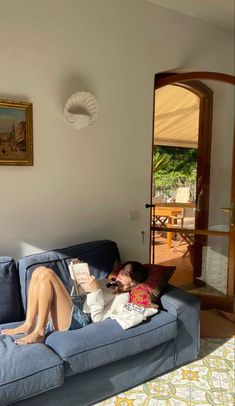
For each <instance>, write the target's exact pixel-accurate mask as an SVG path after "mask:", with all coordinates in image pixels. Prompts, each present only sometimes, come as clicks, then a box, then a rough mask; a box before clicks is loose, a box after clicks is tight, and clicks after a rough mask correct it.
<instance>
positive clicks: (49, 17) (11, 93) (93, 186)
mask: <svg viewBox="0 0 235 406" xmlns="http://www.w3.org/2000/svg"><path fill="white" fill-rule="evenodd" d="M0 10H1V12H0V52H1V53H0V55H1V62H0V98H9V99H16V100H25V101H30V102H32V103H33V120H34V124H33V133H34V159H35V164H34V166H32V167H20V166H18V167H13V166H12V167H10V166H8V167H7V166H1V167H0V184H1V194H0V213H1V214H0V216H1V220H0V221H1V223H0V224H1V233H0V255H12V256H14V257H16V258H17V257H20V256H22V255H25V254H31V253H33V252H38V251H40V250H45V249H51V248H57V247H63V246H66V245H70V244H75V243H79V242H82V241H87V240H93V239H103V238H110V239H114V240H116V241H117V242H118V245H119V247H120V251H121V254H122V257H123V259H127V258H129V259H131V258H134V259H139V260H143V261H147V260H148V253H149V248H148V228H149V212H148V211H147V209H145V203H146V202H148V201H149V198H150V170H151V137H152V135H151V132H152V98H153V81H154V74H155V73H157V72H160V71H164V70H170V69H174V68H188V69H193V70H194V69H195V70H207V71H218V72H224V73H230V74H231V73H232V72H233V44H232V34H229V33H227V32H226V31H223V30H222V29H219V28H216V27H214V26H212V25H209V24H206V23H204V22H200V21H197V20H196V19H194V18H191V17H186V16H183V15H180V14H178V13H175V12H172V11H170V10H167V9H164V8H161V7H158V6H155V5H154V4H152V3H149V2H147V1H145V0H40V1H38V0H8V1H7V2H6V1H5V0H0ZM79 90H82V91H89V92H91V93H94V95H95V96H96V97H97V99H98V102H99V106H100V114H99V117H98V119H97V121H96V122H95V124H94V126H92V127H91V128H89V129H85V130H82V131H80V132H79V131H76V130H74V129H73V128H71V127H69V125H67V123H66V122H65V120H64V118H63V106H64V103H65V101H66V100H67V98H68V97H69V96H71V94H73V93H74V92H76V91H79ZM130 210H137V211H138V213H139V219H137V220H132V221H129V220H128V213H129V211H130ZM142 230H144V231H145V232H146V242H145V244H142V242H141V234H140V232H141V231H142Z"/></svg>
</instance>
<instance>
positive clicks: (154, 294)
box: [129, 264, 176, 307]
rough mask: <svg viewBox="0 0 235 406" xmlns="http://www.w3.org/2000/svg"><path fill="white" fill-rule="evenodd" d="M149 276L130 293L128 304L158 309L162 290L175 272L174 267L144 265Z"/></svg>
mask: <svg viewBox="0 0 235 406" xmlns="http://www.w3.org/2000/svg"><path fill="white" fill-rule="evenodd" d="M145 266H146V268H147V269H148V270H149V276H148V278H147V280H146V281H145V282H144V283H141V284H139V285H137V286H135V287H134V288H133V289H132V290H131V292H130V299H129V302H130V303H134V304H136V305H138V306H143V307H158V306H157V304H158V302H159V299H160V295H161V293H162V291H163V289H164V288H165V287H166V285H167V283H168V281H169V279H170V278H171V276H172V275H173V273H174V272H175V269H176V267H175V266H164V265H152V264H145Z"/></svg>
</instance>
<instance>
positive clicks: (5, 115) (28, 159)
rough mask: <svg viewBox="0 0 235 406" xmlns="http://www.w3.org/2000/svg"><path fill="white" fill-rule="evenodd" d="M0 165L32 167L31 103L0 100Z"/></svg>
mask: <svg viewBox="0 0 235 406" xmlns="http://www.w3.org/2000/svg"><path fill="white" fill-rule="evenodd" d="M0 165H13V166H15V165H30V166H32V165H33V107H32V103H28V102H23V101H13V100H2V99H0Z"/></svg>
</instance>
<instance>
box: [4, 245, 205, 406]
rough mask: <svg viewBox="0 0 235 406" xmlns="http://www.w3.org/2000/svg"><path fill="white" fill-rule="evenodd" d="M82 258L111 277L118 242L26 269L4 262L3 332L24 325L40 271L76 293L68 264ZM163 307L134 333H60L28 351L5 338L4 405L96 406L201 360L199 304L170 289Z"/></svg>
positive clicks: (98, 326)
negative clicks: (49, 270)
mask: <svg viewBox="0 0 235 406" xmlns="http://www.w3.org/2000/svg"><path fill="white" fill-rule="evenodd" d="M74 257H78V258H80V259H81V260H84V261H86V262H88V263H89V267H90V270H91V273H92V274H93V275H95V276H96V277H97V278H103V277H106V276H107V275H108V274H109V273H110V271H111V270H112V267H113V264H114V262H115V260H116V259H119V258H120V255H119V250H118V247H117V245H116V243H115V242H113V241H109V240H102V241H94V242H88V243H83V244H78V245H75V246H72V247H67V248H63V249H57V250H53V251H49V252H44V253H39V254H35V255H30V256H26V257H23V258H21V259H20V260H19V261H18V264H16V263H15V261H14V260H13V259H12V258H9V257H0V328H6V327H10V326H16V325H18V324H19V323H20V321H21V320H23V319H24V313H25V309H26V306H27V290H28V285H29V281H30V278H31V275H32V272H33V270H34V269H35V268H36V267H37V266H39V265H45V266H48V267H50V268H52V269H53V270H54V271H55V272H56V273H57V275H58V276H59V277H60V278H61V279H62V281H63V283H64V284H65V286H66V288H67V289H68V291H71V281H70V277H69V271H68V264H69V262H70V260H71V258H74ZM161 304H162V309H161V310H160V312H159V313H158V314H157V315H155V316H153V317H150V318H148V319H147V320H146V321H145V322H143V323H142V324H140V325H137V326H135V327H132V328H130V329H128V330H122V328H121V327H120V326H119V324H118V323H117V322H116V321H114V320H111V319H107V320H105V321H101V322H98V323H92V324H90V325H88V326H86V327H84V328H82V329H80V330H73V331H66V332H53V333H52V334H50V335H49V336H48V337H47V338H46V341H45V343H43V344H41V343H40V344H33V345H26V346H17V345H16V344H15V343H14V338H15V337H10V336H4V335H0V360H1V368H0V405H1V406H5V405H9V404H12V403H15V405H18V406H39V405H40V406H41V405H47V406H54V405H57V406H64V405H66V406H72V405H76V406H85V405H92V404H95V403H97V402H98V401H100V400H102V399H105V398H109V397H111V396H113V395H114V394H117V393H120V392H123V391H125V390H127V389H129V388H131V387H134V386H137V385H139V384H141V383H143V382H144V381H147V380H150V379H151V378H154V377H156V376H159V375H161V374H163V373H166V372H167V371H169V370H171V369H173V368H177V367H179V366H181V365H183V364H185V363H188V362H191V361H193V360H195V359H196V358H197V356H198V352H199V308H200V306H199V302H198V300H197V299H196V298H195V297H193V296H192V295H189V294H187V293H185V292H183V291H182V290H180V289H177V288H175V287H173V286H171V285H168V287H167V288H166V290H165V292H164V293H163V295H162V297H161Z"/></svg>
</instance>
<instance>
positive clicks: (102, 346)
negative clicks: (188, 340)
mask: <svg viewBox="0 0 235 406" xmlns="http://www.w3.org/2000/svg"><path fill="white" fill-rule="evenodd" d="M176 321H177V319H175V320H174V321H173V322H176ZM171 323H172V321H171V322H168V323H167V324H164V326H167V325H168V324H171ZM160 327H162V326H159V327H157V328H156V329H152V330H148V331H145V332H144V333H141V334H136V335H135V336H131V337H126V338H124V339H121V340H117V341H112V342H110V343H107V344H105V345H100V346H97V347H93V348H89V349H87V350H83V351H79V352H76V353H75V354H72V355H69V356H64V357H62V355H61V353H60V352H58V353H57V354H58V355H59V356H60V357H61V358H62V359H69V358H71V357H74V356H76V355H79V354H82V353H83V352H84V351H86V352H89V351H94V350H97V349H98V348H105V347H106V346H107V345H112V344H116V343H119V342H122V341H126V340H130V339H133V338H135V337H139V336H144V335H146V334H149V333H150V332H153V331H154V330H158V329H159V328H160ZM174 338H175V337H174ZM48 345H50V344H48ZM52 348H53V349H54V347H52ZM54 351H56V350H55V349H54ZM56 352H57V351H56Z"/></svg>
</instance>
